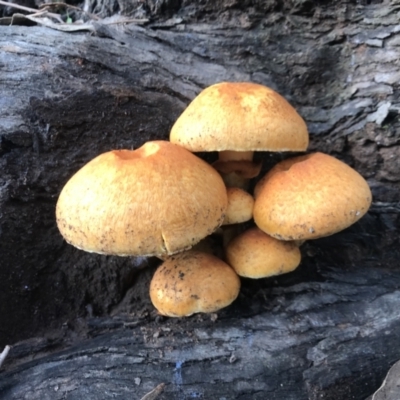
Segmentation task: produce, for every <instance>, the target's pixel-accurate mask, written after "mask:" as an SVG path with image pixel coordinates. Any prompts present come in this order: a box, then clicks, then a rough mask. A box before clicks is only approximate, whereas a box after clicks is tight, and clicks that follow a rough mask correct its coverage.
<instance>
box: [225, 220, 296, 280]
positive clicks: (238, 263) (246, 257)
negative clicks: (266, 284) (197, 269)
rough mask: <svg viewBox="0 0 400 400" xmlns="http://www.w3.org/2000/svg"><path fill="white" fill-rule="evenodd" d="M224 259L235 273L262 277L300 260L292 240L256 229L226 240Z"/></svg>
mask: <svg viewBox="0 0 400 400" xmlns="http://www.w3.org/2000/svg"><path fill="white" fill-rule="evenodd" d="M225 252H226V254H225V256H226V260H227V262H228V264H229V265H230V266H231V267H232V268H233V269H234V270H235V271H236V273H237V274H238V275H239V276H243V277H246V278H253V279H259V278H266V277H270V276H274V275H281V274H285V273H288V272H291V271H293V270H294V269H296V268H297V267H298V265H299V264H300V261H301V253H300V250H299V247H298V246H297V245H296V243H294V242H289V241H282V240H278V239H275V238H273V237H271V236H269V235H267V234H266V233H265V232H263V231H261V230H260V229H258V228H251V229H248V230H247V231H245V232H243V233H241V234H240V235H238V236H236V237H235V238H234V239H232V240H231V242H229V244H228V246H227V248H226V250H225Z"/></svg>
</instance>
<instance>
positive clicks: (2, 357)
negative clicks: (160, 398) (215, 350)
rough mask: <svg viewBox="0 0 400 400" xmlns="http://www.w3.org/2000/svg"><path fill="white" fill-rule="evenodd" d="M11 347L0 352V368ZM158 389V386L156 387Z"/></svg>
mask: <svg viewBox="0 0 400 400" xmlns="http://www.w3.org/2000/svg"><path fill="white" fill-rule="evenodd" d="M10 349H11V346H8V345H7V346H6V347H4V350H3V352H2V353H1V354H0V368H1V366H2V364H3V362H4V360H5V359H6V357H7V355H8V352H9V351H10ZM157 387H158V386H157ZM156 389H157V388H156Z"/></svg>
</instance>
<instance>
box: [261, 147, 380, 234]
mask: <svg viewBox="0 0 400 400" xmlns="http://www.w3.org/2000/svg"><path fill="white" fill-rule="evenodd" d="M254 193H255V202H254V210H253V216H254V221H255V223H256V224H257V226H258V227H259V228H260V229H261V230H263V231H264V232H266V233H268V234H269V235H271V236H273V237H276V238H278V239H281V240H307V239H316V238H320V237H324V236H329V235H332V234H333V233H336V232H339V231H341V230H343V229H345V228H347V227H348V226H350V225H352V224H353V223H354V222H356V221H357V220H359V219H360V218H361V217H362V216H363V215H364V214H365V213H366V212H367V211H368V208H369V206H370V205H371V201H372V195H371V190H370V188H369V186H368V183H367V182H366V181H365V179H364V178H363V177H362V176H361V175H360V174H359V173H358V172H357V171H355V170H354V169H352V168H351V167H349V166H348V165H347V164H345V163H343V162H342V161H340V160H338V159H336V158H334V157H332V156H329V155H327V154H322V153H313V154H308V155H305V156H300V157H294V158H291V159H288V160H285V161H282V162H280V163H278V164H277V165H276V166H275V167H274V168H272V169H271V170H270V171H269V172H268V173H267V174H266V175H265V176H264V178H263V179H261V181H260V182H258V184H257V185H256V188H255V191H254Z"/></svg>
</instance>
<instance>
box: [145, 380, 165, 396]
mask: <svg viewBox="0 0 400 400" xmlns="http://www.w3.org/2000/svg"><path fill="white" fill-rule="evenodd" d="M164 388H165V383H160V384H159V385H157V386H156V387H155V388H154V389H153V390H152V391H151V392H149V393H147V394H145V395H144V396H143V397H142V398H141V399H140V400H155V399H156V398H157V397H158V396H159V395H160V394H161V393H162V392H163V390H164Z"/></svg>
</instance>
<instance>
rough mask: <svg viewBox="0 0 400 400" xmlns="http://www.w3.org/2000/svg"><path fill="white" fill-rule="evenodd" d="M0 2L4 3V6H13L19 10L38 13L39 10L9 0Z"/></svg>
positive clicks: (0, 2) (0, 0) (0, 1)
mask: <svg viewBox="0 0 400 400" xmlns="http://www.w3.org/2000/svg"><path fill="white" fill-rule="evenodd" d="M0 4H2V5H3V6H7V7H12V8H18V9H19V10H23V11H28V12H33V13H37V12H38V11H39V10H38V9H36V8H30V7H25V6H20V5H19V4H14V3H8V2H7V1H3V0H0Z"/></svg>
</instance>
